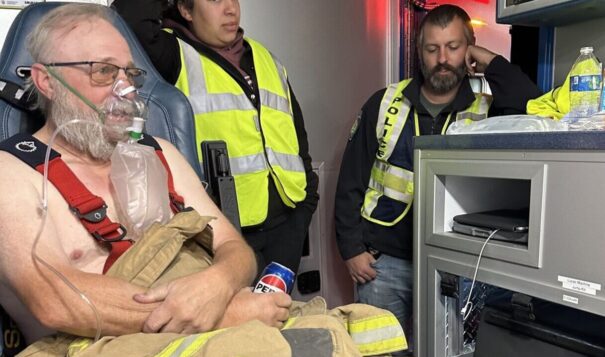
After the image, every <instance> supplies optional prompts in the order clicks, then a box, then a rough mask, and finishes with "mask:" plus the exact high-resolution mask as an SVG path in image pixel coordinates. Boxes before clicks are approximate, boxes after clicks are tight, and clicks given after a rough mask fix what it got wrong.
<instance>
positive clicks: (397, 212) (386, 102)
mask: <svg viewBox="0 0 605 357" xmlns="http://www.w3.org/2000/svg"><path fill="white" fill-rule="evenodd" d="M410 81H411V79H406V80H403V81H401V82H399V83H394V84H391V85H390V86H389V87H387V89H386V91H385V93H384V96H383V98H382V101H381V104H380V111H379V112H378V113H379V114H378V122H377V124H376V137H377V139H378V150H377V152H376V159H375V160H374V164H373V166H372V171H371V174H370V182H369V183H368V188H367V189H366V194H365V197H364V201H363V206H362V208H361V215H362V217H364V218H365V219H367V220H368V221H370V222H373V223H376V224H380V225H383V226H393V225H395V224H397V223H398V222H399V221H401V220H402V219H403V217H405V215H406V214H407V213H408V211H409V210H410V208H411V207H412V200H413V199H414V172H413V171H412V170H413V169H414V163H413V162H412V159H411V158H412V157H413V156H412V155H411V153H409V154H410V155H408V156H409V157H410V160H405V158H402V157H401V156H402V155H403V156H406V155H407V153H402V152H399V153H396V155H399V156H397V157H394V156H392V155H393V152H394V150H395V148H396V146H397V143H398V142H399V141H400V140H412V136H414V135H420V128H419V123H418V114H417V113H416V111H415V110H414V113H413V116H414V123H408V122H407V119H408V116H409V114H410V111H411V103H410V101H409V100H408V99H407V98H405V97H404V96H403V90H404V89H405V88H406V87H407V85H408V84H409V83H410ZM471 88H472V89H473V92H474V93H475V100H474V101H473V103H471V105H470V106H469V107H468V108H466V109H465V110H463V111H461V112H458V113H457V114H456V120H481V119H485V118H487V113H488V111H489V107H490V105H491V102H492V96H491V91H490V89H489V85H488V84H487V81H486V80H485V78H483V77H481V78H471ZM450 119H451V114H450V115H448V117H447V120H446V122H445V124H444V125H443V131H442V133H441V134H444V133H445V130H446V129H447V127H448V125H449V123H450ZM406 124H407V126H406ZM409 125H413V129H412V127H411V126H409ZM404 132H405V134H404ZM394 161H397V162H398V164H395V163H394Z"/></svg>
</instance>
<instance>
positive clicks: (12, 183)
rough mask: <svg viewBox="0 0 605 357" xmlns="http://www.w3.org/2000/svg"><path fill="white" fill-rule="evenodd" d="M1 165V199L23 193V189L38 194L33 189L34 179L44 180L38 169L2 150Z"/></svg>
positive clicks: (0, 153)
mask: <svg viewBox="0 0 605 357" xmlns="http://www.w3.org/2000/svg"><path fill="white" fill-rule="evenodd" d="M0 167H2V170H0V196H1V197H0V200H3V199H5V198H7V196H9V197H11V196H14V195H16V194H23V191H29V192H30V194H37V192H38V191H31V188H32V183H33V181H34V180H36V179H37V180H36V181H39V182H42V179H41V178H42V176H41V175H40V174H39V173H38V172H37V171H35V170H34V169H32V168H31V167H29V166H28V165H27V164H25V163H24V162H22V161H21V160H20V159H18V158H17V157H15V156H14V155H12V154H10V153H8V152H6V151H0ZM0 208H1V206H0Z"/></svg>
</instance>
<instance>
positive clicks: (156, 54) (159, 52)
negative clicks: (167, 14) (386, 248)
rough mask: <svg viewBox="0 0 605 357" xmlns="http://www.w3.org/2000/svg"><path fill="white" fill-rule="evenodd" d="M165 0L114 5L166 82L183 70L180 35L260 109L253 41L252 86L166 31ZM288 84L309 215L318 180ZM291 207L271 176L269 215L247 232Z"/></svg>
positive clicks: (217, 58) (211, 54)
mask: <svg viewBox="0 0 605 357" xmlns="http://www.w3.org/2000/svg"><path fill="white" fill-rule="evenodd" d="M164 3H165V0H116V1H114V2H113V3H112V7H114V8H115V9H116V10H117V11H118V13H119V14H120V15H121V16H122V17H123V18H124V20H126V22H127V23H128V24H129V25H130V27H131V28H132V29H133V31H134V32H135V34H136V35H137V37H138V39H139V42H141V44H142V45H143V47H144V48H145V51H146V52H147V54H148V55H149V57H150V59H151V61H152V62H153V65H154V66H155V68H156V69H157V70H158V72H159V73H160V74H161V75H162V77H164V79H165V80H166V81H167V82H169V83H171V84H175V83H176V81H177V79H178V76H179V73H180V71H181V57H180V51H179V44H178V40H177V37H176V36H178V37H179V38H180V39H182V40H184V41H185V42H187V43H189V44H190V45H192V46H193V47H194V48H196V49H197V50H198V51H199V52H200V53H203V54H204V55H205V56H207V57H208V58H210V59H212V60H213V61H214V62H215V63H216V64H218V65H219V66H220V67H221V68H223V69H224V70H225V71H226V72H227V73H229V74H230V75H231V77H233V78H234V79H235V80H236V81H237V82H238V83H239V84H240V86H241V88H242V89H243V91H244V92H245V93H246V95H247V96H248V99H249V100H250V102H252V103H253V104H254V106H255V107H256V108H257V110H260V103H259V102H258V98H260V95H259V94H258V86H257V85H256V73H255V71H254V63H253V59H252V50H251V48H250V45H249V44H248V43H246V42H245V41H244V53H243V56H242V59H241V62H240V67H241V68H242V70H243V71H244V72H246V73H247V74H248V75H249V76H250V80H251V81H252V83H253V84H254V85H252V86H250V85H249V84H248V83H247V81H246V79H245V78H244V76H243V75H242V74H241V73H240V71H238V69H237V68H235V67H234V66H233V65H232V64H231V63H229V61H227V60H226V59H225V58H223V57H222V56H221V55H220V54H218V53H217V52H216V51H214V50H213V49H211V48H210V47H208V46H206V45H205V44H203V43H201V42H198V41H193V40H191V39H190V38H188V37H187V36H185V35H184V34H182V33H180V32H179V31H174V34H171V33H168V32H166V31H163V30H162V19H161V17H162V13H163V10H164ZM288 87H289V89H290V97H291V101H292V111H293V118H294V127H295V130H296V136H297V138H298V145H299V156H300V157H301V158H302V160H303V164H304V167H305V172H306V177H307V187H306V192H307V196H306V198H305V200H304V201H303V202H301V203H300V204H299V205H298V206H297V209H298V208H299V207H300V208H303V209H305V210H307V211H308V213H309V217H310V215H311V214H312V213H313V212H314V211H315V208H316V207H317V202H318V200H319V195H318V194H317V187H318V183H319V180H318V178H317V175H316V174H315V173H314V172H313V168H312V166H311V156H310V155H309V143H308V141H307V133H306V131H305V127H304V121H303V116H302V111H301V109H300V105H299V104H298V101H297V100H296V97H295V96H294V93H293V91H292V87H291V86H290V85H289V83H288ZM290 211H291V209H290V208H289V207H287V206H286V205H285V204H284V203H283V202H282V200H281V198H280V197H279V194H278V192H277V189H276V188H275V184H274V182H273V180H272V179H270V180H269V208H268V213H267V219H266V220H265V222H264V223H263V224H261V225H260V226H255V227H244V228H243V229H244V232H245V231H250V230H257V229H267V228H271V227H274V226H276V225H278V224H280V223H282V222H284V221H285V219H286V216H287V214H288V213H289V212H290Z"/></svg>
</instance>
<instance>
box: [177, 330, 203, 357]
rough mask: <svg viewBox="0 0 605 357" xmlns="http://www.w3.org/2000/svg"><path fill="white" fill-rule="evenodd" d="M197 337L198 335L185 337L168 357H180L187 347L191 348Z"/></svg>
mask: <svg viewBox="0 0 605 357" xmlns="http://www.w3.org/2000/svg"><path fill="white" fill-rule="evenodd" d="M199 337H200V335H199V334H196V335H191V336H187V337H185V338H184V339H183V341H182V342H181V344H180V345H179V347H178V348H177V349H176V350H175V351H174V352H172V354H171V355H170V357H180V356H181V355H182V354H183V352H185V350H186V349H187V348H189V346H191V344H192V343H194V342H195V340H197V339H198V338H199Z"/></svg>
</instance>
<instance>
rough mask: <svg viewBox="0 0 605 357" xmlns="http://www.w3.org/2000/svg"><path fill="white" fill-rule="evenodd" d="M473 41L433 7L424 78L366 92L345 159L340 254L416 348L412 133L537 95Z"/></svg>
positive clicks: (448, 8) (457, 15)
mask: <svg viewBox="0 0 605 357" xmlns="http://www.w3.org/2000/svg"><path fill="white" fill-rule="evenodd" d="M474 44H475V37H474V32H473V28H472V26H471V24H470V18H469V16H468V14H467V13H466V12H465V11H464V10H463V9H461V8H460V7H457V6H454V5H442V6H438V7H436V8H435V9H433V10H431V11H430V12H429V13H428V14H427V15H426V17H425V18H424V19H423V21H422V23H421V25H420V30H419V33H418V36H417V50H418V55H419V58H420V65H421V76H418V77H415V78H409V79H405V80H403V81H401V82H399V83H394V84H392V85H390V86H388V87H387V88H386V89H382V90H379V91H378V92H376V93H375V94H374V95H372V96H371V97H370V99H369V100H368V101H367V102H366V103H365V104H364V106H363V108H362V110H361V112H360V114H359V115H358V117H357V119H356V120H355V123H354V124H353V127H352V129H351V134H350V136H349V142H348V143H347V147H346V149H345V152H344V155H343V158H342V164H341V169H340V175H339V179H338V186H337V192H336V202H335V218H336V239H337V243H338V247H339V250H340V253H341V255H342V257H343V259H344V260H345V263H346V265H347V268H348V270H349V273H350V275H351V277H352V279H353V281H354V282H356V284H357V293H358V294H357V295H358V297H359V301H360V302H363V303H367V304H371V305H375V306H379V307H382V308H385V309H388V310H390V311H392V312H393V313H394V314H395V315H396V316H397V317H398V319H399V320H400V322H401V324H402V325H403V326H404V328H405V332H406V336H407V337H408V342H412V343H410V346H411V345H413V341H411V340H412V338H411V337H412V328H411V317H412V284H413V266H412V258H413V254H412V225H413V223H412V222H413V219H412V208H411V206H412V199H413V197H414V173H413V167H414V163H413V140H412V139H413V137H414V136H417V135H439V134H444V133H445V131H446V130H447V128H448V126H449V124H451V123H452V122H454V121H456V120H480V119H482V118H485V117H487V116H488V115H490V116H491V115H499V114H518V113H524V112H525V104H526V102H527V100H528V99H530V98H535V97H537V96H538V95H539V91H538V89H537V87H536V85H535V84H534V83H532V81H531V80H530V79H529V78H528V77H527V76H526V75H525V74H523V73H522V72H521V70H520V69H519V68H517V67H516V66H513V65H511V64H510V63H509V62H508V61H507V60H506V59H504V58H503V57H502V56H498V55H496V54H495V53H492V52H490V51H488V50H487V49H485V48H482V47H479V46H475V45H474ZM467 72H468V73H470V74H475V72H478V73H479V72H480V73H484V79H485V80H486V81H487V82H488V84H489V88H490V89H489V90H488V89H487V87H488V86H483V88H484V89H481V86H477V87H476V86H474V85H473V84H474V82H475V81H476V80H475V79H472V80H471V79H470V78H469V76H468V75H467ZM407 353H408V354H409V353H411V348H410V350H409V351H408V352H407Z"/></svg>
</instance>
